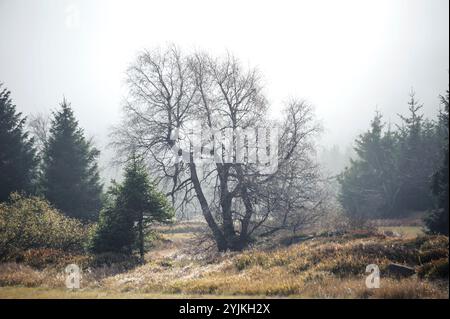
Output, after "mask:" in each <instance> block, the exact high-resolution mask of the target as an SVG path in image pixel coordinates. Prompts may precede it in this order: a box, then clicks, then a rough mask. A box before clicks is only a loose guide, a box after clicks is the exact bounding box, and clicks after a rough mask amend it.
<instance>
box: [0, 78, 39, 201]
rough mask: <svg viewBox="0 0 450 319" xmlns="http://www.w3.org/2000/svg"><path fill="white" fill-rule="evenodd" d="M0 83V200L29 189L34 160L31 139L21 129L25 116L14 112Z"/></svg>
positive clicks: (14, 109) (6, 92) (33, 173)
mask: <svg viewBox="0 0 450 319" xmlns="http://www.w3.org/2000/svg"><path fill="white" fill-rule="evenodd" d="M1 87H2V84H1V83H0V202H2V201H6V200H7V199H8V198H9V195H10V194H11V193H12V192H16V191H18V192H31V191H32V188H33V184H34V179H35V177H36V165H37V159H36V156H35V149H34V146H33V139H31V138H29V137H28V133H27V132H26V131H25V129H24V125H25V121H26V119H25V118H24V117H22V114H21V113H18V112H17V111H16V106H15V105H14V104H13V103H12V100H11V98H10V94H11V93H10V91H8V90H7V89H6V88H5V89H3V90H2V88H1Z"/></svg>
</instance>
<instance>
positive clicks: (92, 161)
mask: <svg viewBox="0 0 450 319" xmlns="http://www.w3.org/2000/svg"><path fill="white" fill-rule="evenodd" d="M53 115H54V118H53V121H52V127H51V129H50V136H49V139H48V141H47V142H46V145H45V149H44V156H43V176H42V189H43V194H44V195H45V197H46V198H47V199H48V200H49V201H50V202H51V203H52V204H54V205H55V206H56V208H58V209H60V210H61V211H62V212H64V214H66V215H68V216H70V217H75V218H79V219H82V220H96V219H97V217H98V212H99V211H100V208H101V204H102V203H101V193H102V185H101V184H100V176H99V172H98V167H97V163H96V159H97V157H98V156H99V154H100V153H99V151H98V150H97V149H95V148H94V147H93V146H92V145H91V142H89V141H87V140H86V139H85V137H84V134H83V130H82V129H81V128H79V127H78V122H77V121H76V119H75V117H74V114H73V111H72V109H71V108H70V105H69V104H68V103H67V102H66V101H65V100H64V101H63V102H62V104H61V109H60V110H59V111H58V112H55V113H54V114H53Z"/></svg>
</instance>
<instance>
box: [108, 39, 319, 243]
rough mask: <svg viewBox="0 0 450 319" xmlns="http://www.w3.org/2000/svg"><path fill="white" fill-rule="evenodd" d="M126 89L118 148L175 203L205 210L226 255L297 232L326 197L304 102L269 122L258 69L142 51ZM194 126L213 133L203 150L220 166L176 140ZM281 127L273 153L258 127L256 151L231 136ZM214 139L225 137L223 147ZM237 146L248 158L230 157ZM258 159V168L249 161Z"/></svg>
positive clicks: (201, 56)
mask: <svg viewBox="0 0 450 319" xmlns="http://www.w3.org/2000/svg"><path fill="white" fill-rule="evenodd" d="M127 83H128V85H129V89H130V91H129V96H128V99H127V101H126V103H125V106H124V120H123V122H122V124H121V125H120V126H119V127H117V128H116V129H115V130H114V132H113V140H114V142H113V144H114V146H115V147H116V148H117V149H118V151H119V153H121V154H127V153H129V152H134V153H137V154H139V155H141V156H143V157H144V158H146V159H147V160H148V166H149V169H150V170H151V171H152V174H153V176H155V178H156V179H157V182H158V183H159V185H160V187H161V188H162V189H164V190H165V191H166V192H167V196H169V197H171V199H172V203H173V204H174V205H175V206H177V207H178V208H181V207H184V208H185V207H186V205H193V206H194V207H196V208H197V209H200V210H201V212H202V214H203V216H204V218H205V220H206V222H207V224H208V226H209V228H210V230H211V232H212V235H213V237H214V239H215V242H216V244H217V247H218V249H219V250H220V251H225V250H241V249H243V248H245V247H246V246H247V245H248V244H249V243H250V242H251V241H252V239H253V238H254V237H256V236H260V235H268V234H272V233H275V232H277V231H279V230H282V229H294V230H295V229H297V230H298V229H300V228H301V227H302V225H306V224H308V223H312V222H313V221H314V219H315V218H316V217H317V215H318V213H317V212H318V211H319V209H318V207H319V206H320V203H321V196H320V192H319V191H320V189H319V174H318V171H317V167H316V165H315V164H314V162H313V160H312V155H313V152H314V147H313V143H312V142H313V137H314V136H315V134H316V133H317V132H318V131H319V127H318V126H317V125H316V124H315V122H314V118H313V111H312V108H311V107H310V106H309V105H307V104H306V103H305V102H301V101H296V100H292V101H291V102H289V103H288V106H287V107H286V111H285V118H284V120H283V121H282V122H280V123H277V122H275V121H273V120H272V121H271V120H269V119H268V117H267V100H266V98H265V96H264V94H263V89H262V85H261V76H260V74H259V73H258V71H257V70H256V69H248V70H247V69H244V68H243V67H242V65H241V64H240V62H239V61H238V60H237V59H236V58H235V57H234V56H232V55H230V54H228V55H226V56H225V57H224V58H220V59H217V58H213V57H212V56H210V55H208V54H206V53H202V52H200V53H195V54H190V55H183V54H182V53H181V52H180V51H179V50H178V49H177V48H175V47H170V48H169V49H167V50H155V51H152V52H149V51H145V52H143V53H142V54H140V55H139V57H138V58H137V61H136V62H135V63H134V64H133V65H132V66H131V67H130V68H129V69H128V72H127ZM192 123H197V129H199V128H202V129H203V130H205V129H206V130H207V131H208V132H210V131H213V132H216V133H215V134H212V135H207V137H206V138H205V139H202V141H201V143H200V145H199V148H200V150H201V151H205V150H209V149H211V150H212V151H213V157H214V159H215V160H214V161H198V160H197V158H196V156H195V155H196V153H195V152H196V151H195V147H194V146H193V145H194V144H195V143H194V141H192V140H191V138H190V135H189V134H183V135H181V136H180V135H178V134H175V133H178V132H179V131H180V130H184V131H186V132H189V127H190V125H191V124H192ZM275 124H278V125H279V126H280V127H281V131H280V136H279V141H280V143H279V145H280V147H278V148H277V149H270V148H269V147H268V146H267V143H266V142H267V141H268V140H269V139H270V138H273V137H274V133H271V132H269V133H261V132H260V131H258V130H256V131H255V136H256V140H257V141H258V142H259V143H258V144H257V145H256V146H254V145H252V144H251V143H250V139H249V138H245V139H243V140H242V141H240V140H239V139H238V137H237V136H236V135H235V134H234V133H232V134H231V137H230V135H227V134H226V133H227V132H229V131H230V130H231V132H238V131H239V130H243V131H246V130H247V131H248V130H252V129H254V128H257V127H262V126H273V125H275ZM194 129H195V128H194ZM191 130H192V127H191ZM218 135H220V136H221V137H223V136H228V137H229V138H228V139H222V140H221V141H222V142H219V144H217V139H218ZM174 136H175V137H174ZM239 141H240V142H241V148H242V149H244V150H245V152H244V155H242V156H243V157H244V161H238V160H237V158H238V157H239V156H241V154H238V152H237V148H235V149H234V151H231V152H230V151H229V150H230V148H229V146H230V145H233V146H236V145H237V143H239ZM183 142H184V144H183ZM179 145H185V146H184V147H179ZM211 145H213V146H212V147H211ZM227 149H228V151H229V152H228V153H226V150H227ZM232 149H233V148H232ZM174 150H175V152H174ZM218 151H222V152H218ZM217 153H219V155H217ZM264 153H266V155H267V153H271V155H272V156H275V157H277V160H278V169H277V170H267V167H265V166H264V165H261V157H262V154H264ZM255 154H256V155H255ZM253 155H255V158H256V160H257V161H256V162H252V161H249V158H250V157H252V156H253ZM226 158H227V159H228V160H227V159H226ZM230 158H231V159H232V160H231V161H230V160H229V159H230Z"/></svg>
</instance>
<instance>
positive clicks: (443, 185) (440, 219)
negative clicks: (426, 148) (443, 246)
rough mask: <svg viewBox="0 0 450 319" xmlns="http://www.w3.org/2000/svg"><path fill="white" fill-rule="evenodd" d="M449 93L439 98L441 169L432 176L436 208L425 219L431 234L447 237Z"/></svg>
mask: <svg viewBox="0 0 450 319" xmlns="http://www.w3.org/2000/svg"><path fill="white" fill-rule="evenodd" d="M449 95H450V94H449V91H448V90H447V95H446V96H442V97H441V102H442V104H443V106H444V109H443V110H442V111H441V113H440V114H439V123H441V125H440V127H441V128H442V129H441V130H440V132H441V136H442V141H443V143H442V146H441V150H442V151H441V152H442V158H443V159H442V164H441V167H440V168H439V169H438V170H437V172H435V174H434V175H433V184H432V191H433V194H434V195H435V197H436V199H437V208H436V209H434V210H433V211H432V212H431V213H430V215H429V216H427V218H426V219H425V223H426V225H427V227H428V229H429V230H430V232H432V233H440V234H444V235H447V236H448V232H449V221H448V215H449V202H448V198H449V190H448V176H449V175H448V174H449V170H448V152H449V142H448V138H449V136H448V134H449V133H448V125H449V123H448V120H449V100H450V98H449Z"/></svg>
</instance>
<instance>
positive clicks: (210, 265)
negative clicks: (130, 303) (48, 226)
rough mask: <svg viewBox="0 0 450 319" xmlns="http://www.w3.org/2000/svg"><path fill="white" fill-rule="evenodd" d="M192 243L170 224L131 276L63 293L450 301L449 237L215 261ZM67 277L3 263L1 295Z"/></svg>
mask: <svg viewBox="0 0 450 319" xmlns="http://www.w3.org/2000/svg"><path fill="white" fill-rule="evenodd" d="M198 227H199V225H195V226H194V228H195V229H198ZM192 241H193V231H192V230H189V225H186V224H185V225H182V226H175V227H174V226H172V228H170V227H167V228H166V229H164V233H163V235H162V236H161V240H160V242H159V243H158V244H157V245H155V246H154V248H153V250H152V251H151V252H149V253H148V254H147V256H146V259H147V262H146V263H145V264H144V265H141V266H139V267H136V268H133V269H129V270H126V271H125V270H124V269H121V268H115V267H114V265H112V266H110V267H102V268H93V269H90V270H88V271H86V270H85V271H84V273H83V278H82V288H83V290H80V291H78V292H76V293H74V294H72V295H67V294H65V293H64V294H62V295H61V296H62V297H67V298H72V297H75V298H80V297H86V298H102V297H104V296H108V297H111V298H122V297H124V298H153V297H155V298H164V297H165V296H170V297H178V296H183V297H186V296H196V297H199V298H202V297H205V296H208V297H210V296H216V297H217V296H220V297H224V298H228V297H232V296H234V297H238V296H254V297H271V298H272V297H286V296H287V297H291V298H448V271H447V275H446V276H447V279H445V278H444V279H442V276H444V277H445V272H443V269H445V267H447V270H448V237H443V236H424V237H417V238H413V237H410V236H404V237H400V238H396V237H384V236H382V235H379V234H372V233H367V234H364V233H358V234H356V233H355V234H347V235H344V236H337V237H329V238H315V239H311V240H307V241H305V242H302V243H299V244H295V245H291V246H289V247H278V248H274V249H271V250H265V251H262V250H258V249H253V250H248V251H246V252H243V253H226V254H218V255H216V256H215V257H214V258H213V260H211V258H204V257H202V256H196V255H195V254H193V253H192V252H193V251H194V252H195V249H194V248H195V247H192V246H193V242H192ZM189 251H191V253H190V252H189ZM391 262H395V263H400V264H405V265H409V266H412V267H415V268H416V269H417V272H418V274H419V275H420V276H417V275H415V276H413V277H411V278H406V279H400V280H399V279H394V278H389V277H387V275H386V273H385V272H384V269H385V267H386V266H387V265H388V264H389V263H391ZM368 264H377V265H378V266H379V267H380V269H381V288H379V289H367V288H366V287H365V277H366V275H367V274H365V267H366V266H367V265H368ZM63 279H64V274H63V273H62V270H61V269H54V268H53V269H43V270H36V269H33V268H31V267H27V266H23V265H17V264H3V265H0V286H4V288H0V297H2V298H3V297H8V296H10V297H14V298H17V297H20V291H22V292H23V294H29V293H30V290H29V289H31V288H23V287H39V288H33V289H34V290H36V291H37V292H39V294H37V295H36V296H41V297H42V298H46V296H51V295H52V294H54V293H56V291H61V290H62V291H64V288H63V287H64V281H63ZM6 286H8V287H6ZM42 287H44V288H42ZM14 289H17V290H14ZM23 289H25V290H23ZM42 289H44V290H42ZM52 289H53V290H52ZM8 294H9V295H8Z"/></svg>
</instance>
